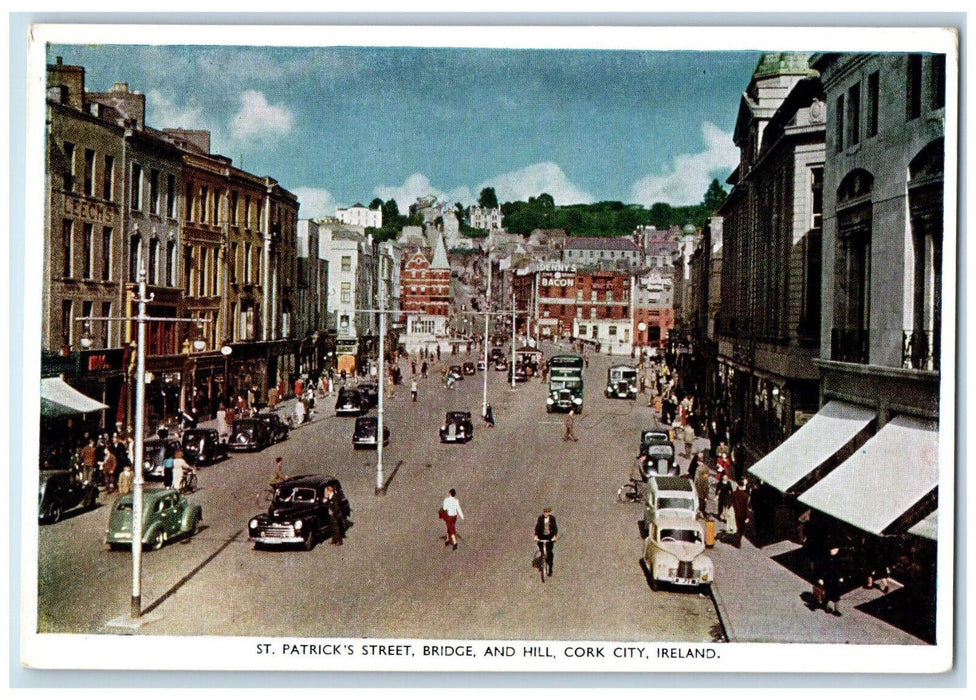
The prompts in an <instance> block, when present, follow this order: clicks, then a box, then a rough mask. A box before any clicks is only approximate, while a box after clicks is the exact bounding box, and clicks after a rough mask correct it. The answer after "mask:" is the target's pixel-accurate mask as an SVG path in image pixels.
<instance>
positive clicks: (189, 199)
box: [183, 182, 194, 221]
mask: <svg viewBox="0 0 976 700" xmlns="http://www.w3.org/2000/svg"><path fill="white" fill-rule="evenodd" d="M183 200H184V204H183V216H185V217H186V220H187V221H193V220H194V219H193V185H192V184H191V183H189V182H188V183H186V193H185V194H184V197H183Z"/></svg>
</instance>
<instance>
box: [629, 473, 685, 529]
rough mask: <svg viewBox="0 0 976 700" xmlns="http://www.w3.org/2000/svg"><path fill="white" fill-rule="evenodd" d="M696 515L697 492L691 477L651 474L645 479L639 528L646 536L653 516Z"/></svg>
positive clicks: (679, 516) (678, 516)
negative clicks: (645, 492) (644, 495)
mask: <svg viewBox="0 0 976 700" xmlns="http://www.w3.org/2000/svg"><path fill="white" fill-rule="evenodd" d="M660 517H668V518H687V519H689V520H694V519H695V518H697V517H698V493H697V492H696V491H695V485H694V484H693V483H692V481H691V479H688V478H685V477H680V476H652V477H650V478H649V479H648V480H647V502H646V503H645V504H644V517H643V520H641V522H640V530H641V532H642V533H644V535H645V536H646V533H647V532H648V529H649V528H650V526H651V523H652V522H653V521H654V519H655V518H660Z"/></svg>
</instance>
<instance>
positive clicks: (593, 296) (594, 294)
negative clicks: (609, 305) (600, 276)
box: [590, 289, 596, 301]
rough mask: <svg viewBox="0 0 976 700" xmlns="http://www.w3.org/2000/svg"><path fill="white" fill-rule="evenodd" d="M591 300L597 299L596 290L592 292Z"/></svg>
mask: <svg viewBox="0 0 976 700" xmlns="http://www.w3.org/2000/svg"><path fill="white" fill-rule="evenodd" d="M590 301H596V290H595V289H594V290H592V291H591V292H590Z"/></svg>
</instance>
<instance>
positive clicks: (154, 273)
mask: <svg viewBox="0 0 976 700" xmlns="http://www.w3.org/2000/svg"><path fill="white" fill-rule="evenodd" d="M147 281H148V282H149V284H159V239H158V238H153V239H152V240H151V241H149V276H148V279H147Z"/></svg>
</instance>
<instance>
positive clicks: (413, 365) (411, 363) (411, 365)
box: [410, 360, 417, 374]
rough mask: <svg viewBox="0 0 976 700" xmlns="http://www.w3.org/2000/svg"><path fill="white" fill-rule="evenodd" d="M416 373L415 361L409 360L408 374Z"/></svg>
mask: <svg viewBox="0 0 976 700" xmlns="http://www.w3.org/2000/svg"><path fill="white" fill-rule="evenodd" d="M416 373H417V361H416V360H410V374H416Z"/></svg>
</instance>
